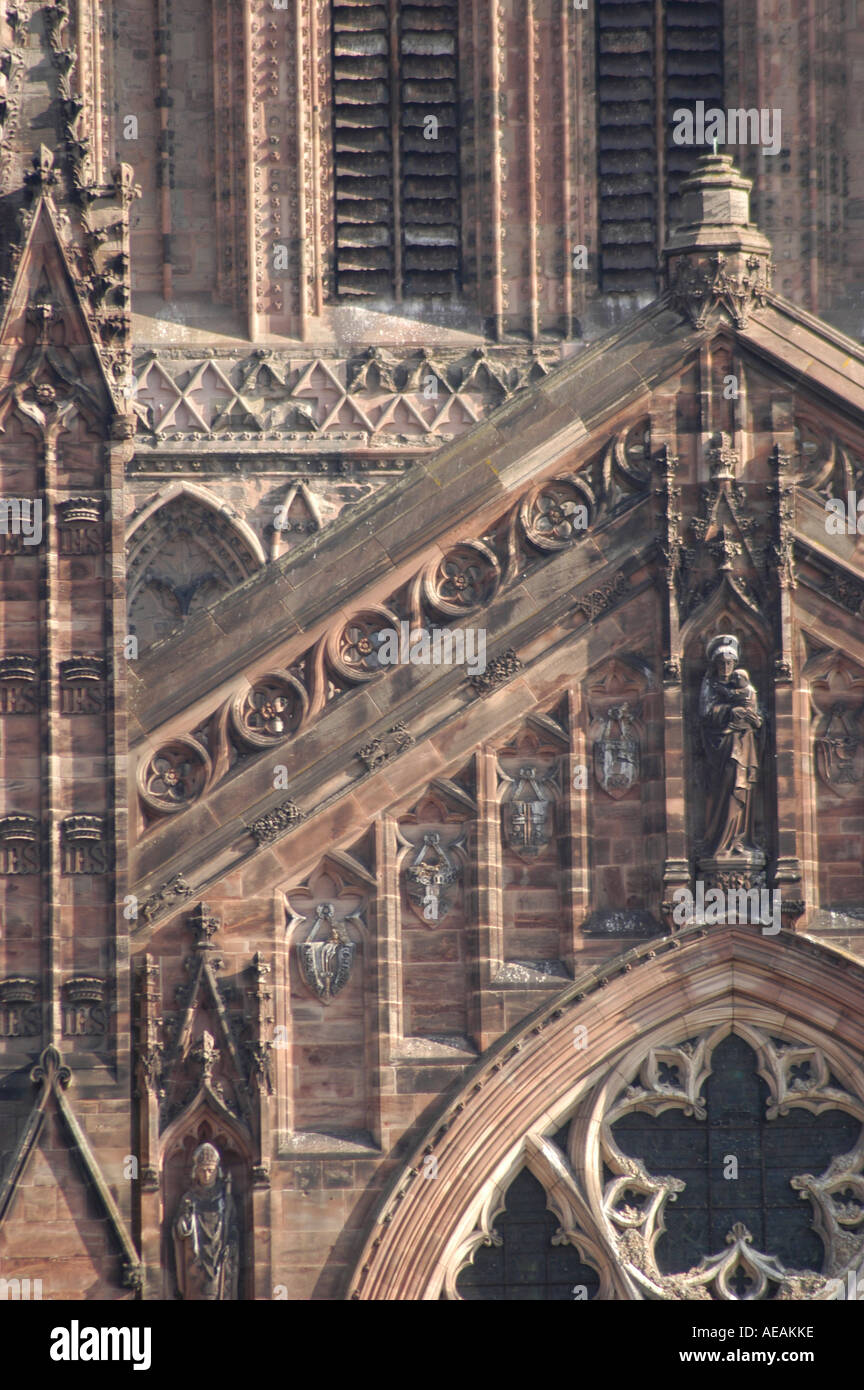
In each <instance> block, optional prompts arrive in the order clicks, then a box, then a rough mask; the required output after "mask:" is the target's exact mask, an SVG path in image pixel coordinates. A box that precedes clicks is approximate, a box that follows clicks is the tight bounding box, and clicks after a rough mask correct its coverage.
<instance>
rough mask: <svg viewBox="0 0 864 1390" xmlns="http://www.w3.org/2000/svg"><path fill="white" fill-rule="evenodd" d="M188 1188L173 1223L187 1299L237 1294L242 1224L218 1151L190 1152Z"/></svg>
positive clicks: (182, 1294)
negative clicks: (240, 1223)
mask: <svg viewBox="0 0 864 1390" xmlns="http://www.w3.org/2000/svg"><path fill="white" fill-rule="evenodd" d="M190 1169H191V1171H190V1175H189V1186H188V1187H187V1188H186V1191H185V1192H184V1193H183V1195H182V1197H181V1198H180V1201H179V1203H178V1206H177V1211H176V1213H175V1215H174V1221H173V1224H172V1228H171V1229H172V1234H173V1237H174V1269H175V1273H176V1277H177V1287H178V1290H179V1293H180V1297H181V1298H182V1299H183V1300H184V1302H209V1303H212V1302H221V1301H228V1300H232V1299H236V1298H237V1290H238V1281H239V1274H240V1225H239V1221H238V1216H237V1207H236V1203H235V1201H234V1194H233V1191H232V1182H231V1175H230V1173H225V1172H224V1171H223V1168H222V1157H221V1154H220V1153H219V1150H218V1149H217V1148H216V1147H215V1146H214V1145H213V1144H210V1143H207V1142H205V1143H203V1144H199V1145H198V1147H197V1148H196V1149H195V1151H194V1153H193V1154H192V1162H191V1165H190Z"/></svg>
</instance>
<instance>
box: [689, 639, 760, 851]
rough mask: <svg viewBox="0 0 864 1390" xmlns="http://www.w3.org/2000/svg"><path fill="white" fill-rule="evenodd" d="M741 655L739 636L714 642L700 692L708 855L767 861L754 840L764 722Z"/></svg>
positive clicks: (704, 837)
mask: <svg viewBox="0 0 864 1390" xmlns="http://www.w3.org/2000/svg"><path fill="white" fill-rule="evenodd" d="M738 655H739V650H738V639H737V637H734V636H731V635H729V634H728V633H723V634H721V635H720V636H718V637H714V638H712V640H711V641H710V642H709V644H708V649H707V656H708V669H707V671H706V672H705V676H704V678H703V680H702V687H701V690H700V692H699V723H700V728H701V735H702V747H703V750H704V753H705V792H706V807H705V833H704V836H703V841H702V852H703V855H705V856H710V857H711V858H714V859H717V858H722V859H725V858H726V857H727V856H731V855H736V856H742V857H745V858H752V857H753V856H759V857H760V858H761V850H760V849H759V848H758V846H757V845H756V844H754V841H753V815H754V800H755V794H756V783H757V781H758V777H759V757H760V749H759V731H760V730H761V728H762V724H763V718H762V714H761V712H760V710H759V703H758V699H757V695H756V690H755V688H754V686H753V685H752V684H751V681H750V677H749V675H748V673H747V671H746V670H744V668H743V667H741V666H739V665H738Z"/></svg>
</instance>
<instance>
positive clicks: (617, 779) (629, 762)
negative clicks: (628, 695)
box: [594, 704, 640, 800]
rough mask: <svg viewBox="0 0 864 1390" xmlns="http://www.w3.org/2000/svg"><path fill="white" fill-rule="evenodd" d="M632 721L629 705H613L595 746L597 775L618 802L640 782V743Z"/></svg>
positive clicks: (602, 784) (605, 790)
mask: <svg viewBox="0 0 864 1390" xmlns="http://www.w3.org/2000/svg"><path fill="white" fill-rule="evenodd" d="M633 721H634V715H633V712H632V710H631V709H630V706H629V705H626V704H624V705H612V706H611V708H610V709H609V710H608V711H607V713H606V718H605V720H604V722H603V731H602V733H601V735H600V737H599V738H598V739H597V740H596V741H595V743H594V776H595V777H596V778H597V781H598V782H599V783H600V786H601V787H602V788H603V790H604V792H606V793H608V795H609V796H611V797H613V798H614V799H615V800H618V799H619V798H620V797H622V796H626V794H627V792H629V790H630V788H631V787H633V786H635V784H636V783H637V782H638V781H639V771H640V744H639V740H638V739H637V738H636V737H635V736H634V734H633V733H632V729H633Z"/></svg>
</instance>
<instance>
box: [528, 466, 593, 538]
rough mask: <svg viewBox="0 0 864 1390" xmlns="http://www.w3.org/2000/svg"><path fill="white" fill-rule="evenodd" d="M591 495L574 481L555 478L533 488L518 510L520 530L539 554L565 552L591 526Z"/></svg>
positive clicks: (587, 488) (586, 487) (573, 479)
mask: <svg viewBox="0 0 864 1390" xmlns="http://www.w3.org/2000/svg"><path fill="white" fill-rule="evenodd" d="M593 507H594V494H593V493H592V491H591V489H590V488H589V487H588V485H587V483H584V482H582V481H581V480H580V479H577V478H555V479H553V481H552V482H549V483H541V484H540V486H539V487H536V488H532V489H531V491H530V492H529V494H528V496H527V497H526V498H525V500H524V501H523V502H522V505H521V506H520V508H519V519H520V521H521V523H522V529H523V531H524V532H525V535H526V537H527V538H528V540H529V541H530V542H531V544H532V545H534V546H536V547H537V549H538V550H546V551H553V550H565V549H566V547H567V546H568V545H571V544H572V542H573V541H575V540H578V539H579V537H580V536H584V535H585V532H586V530H587V528H588V526H589V525H590V523H591V513H592V510H593Z"/></svg>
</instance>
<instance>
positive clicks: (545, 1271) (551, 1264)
mask: <svg viewBox="0 0 864 1390" xmlns="http://www.w3.org/2000/svg"><path fill="white" fill-rule="evenodd" d="M599 1284H600V1281H599V1278H598V1275H597V1271H596V1270H594V1269H592V1268H591V1266H590V1265H587V1264H585V1263H584V1262H583V1260H582V1258H581V1256H580V1254H579V1252H578V1250H576V1249H575V1248H574V1246H573V1245H571V1244H570V1243H569V1241H568V1240H567V1238H566V1237H565V1236H564V1234H563V1232H562V1230H561V1226H560V1223H559V1221H558V1219H557V1218H556V1216H555V1215H554V1213H553V1212H551V1211H549V1209H548V1206H547V1196H546V1192H545V1190H544V1188H543V1186H542V1184H541V1183H540V1182H538V1180H537V1178H535V1177H534V1175H533V1173H531V1172H530V1171H529V1170H528V1169H527V1168H523V1169H522V1171H521V1173H519V1174H518V1176H517V1177H516V1178H515V1179H514V1181H513V1182H512V1183H511V1185H510V1187H509V1188H508V1190H507V1197H506V1207H505V1210H504V1211H503V1212H502V1214H501V1215H500V1216H499V1217H498V1219H497V1220H496V1222H495V1225H494V1227H493V1230H492V1231H491V1232H490V1236H489V1239H488V1242H486V1243H484V1244H483V1245H481V1246H480V1247H479V1248H478V1249H477V1251H476V1253H475V1255H474V1260H473V1262H472V1263H471V1264H469V1265H466V1266H465V1268H464V1269H463V1270H462V1272H461V1274H460V1275H459V1277H458V1280H457V1289H458V1293H459V1296H460V1298H462V1299H465V1300H467V1301H469V1302H474V1301H479V1300H486V1301H496V1302H516V1301H523V1300H525V1301H528V1300H531V1301H535V1302H536V1301H541V1300H542V1301H543V1302H550V1303H551V1302H559V1303H560V1302H566V1301H568V1300H569V1301H574V1300H575V1301H577V1302H584V1301H586V1300H588V1299H592V1298H596V1296H597V1291H598V1288H599Z"/></svg>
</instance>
